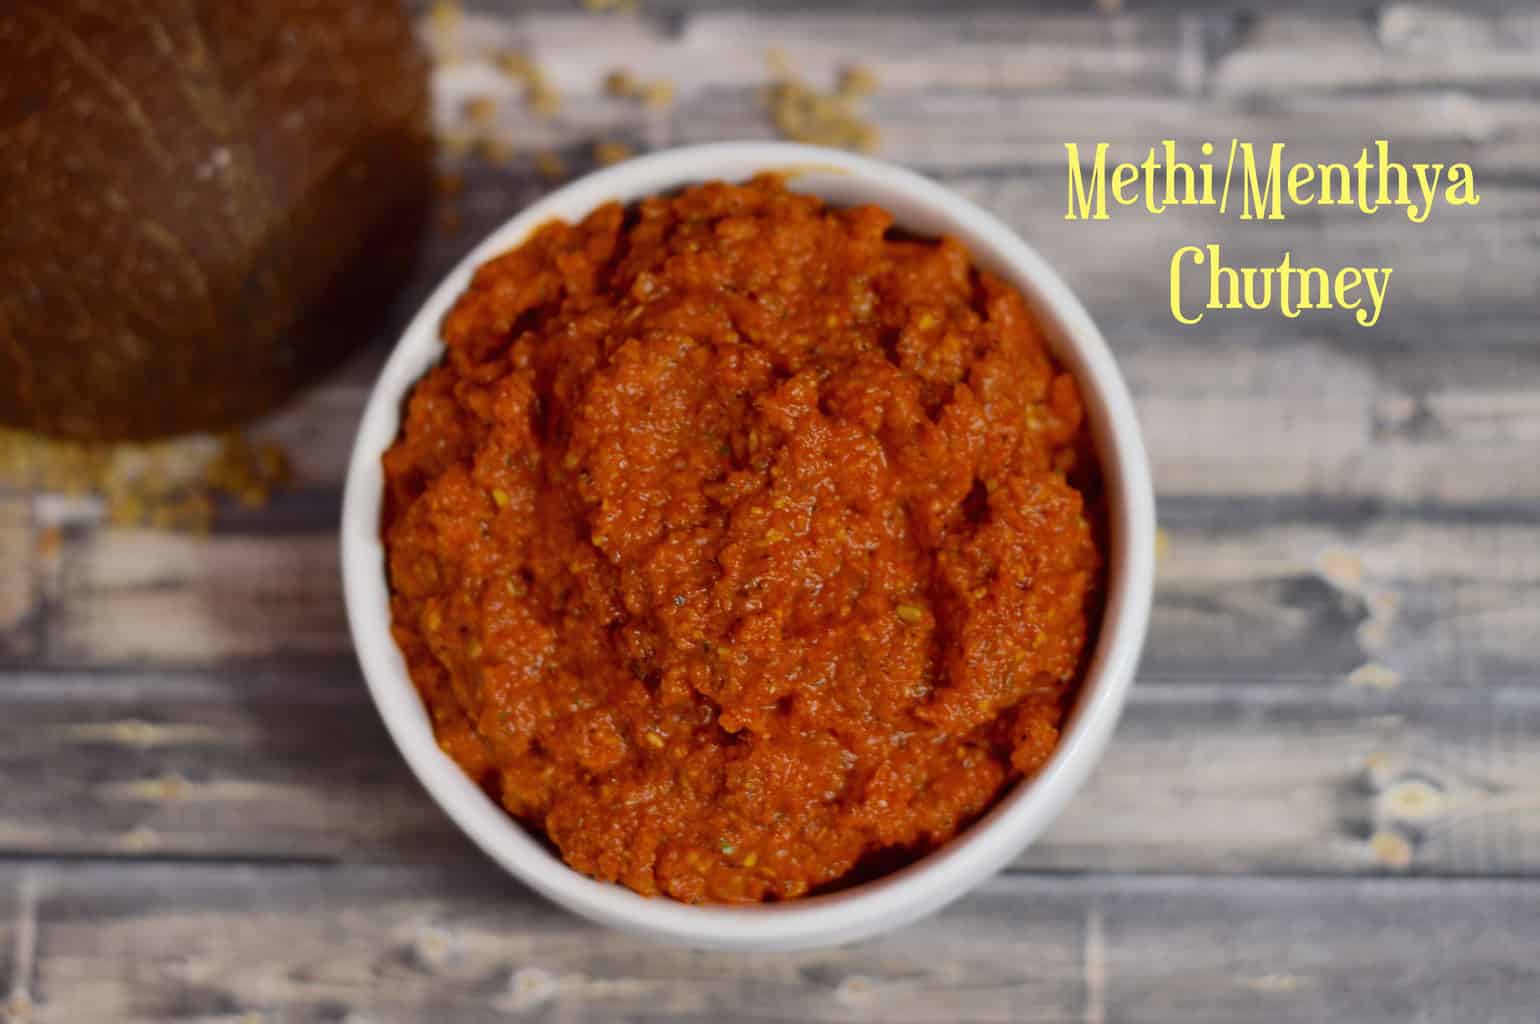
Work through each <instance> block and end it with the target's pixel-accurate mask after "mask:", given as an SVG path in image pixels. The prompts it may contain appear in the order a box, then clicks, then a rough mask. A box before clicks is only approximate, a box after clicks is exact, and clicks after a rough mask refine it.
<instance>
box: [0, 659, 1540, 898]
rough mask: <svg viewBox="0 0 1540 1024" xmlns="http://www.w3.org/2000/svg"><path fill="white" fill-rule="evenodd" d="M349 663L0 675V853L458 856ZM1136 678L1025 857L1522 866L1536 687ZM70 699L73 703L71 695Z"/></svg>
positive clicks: (1210, 865) (1123, 864) (1216, 869)
mask: <svg viewBox="0 0 1540 1024" xmlns="http://www.w3.org/2000/svg"><path fill="white" fill-rule="evenodd" d="M361 687H362V684H361V683H358V682H356V679H355V678H354V677H353V675H352V672H351V669H350V667H349V666H346V665H343V664H336V663H328V662H311V663H293V664H292V665H291V667H289V668H287V669H280V668H278V667H275V666H267V667H265V668H263V669H260V670H257V669H253V670H249V675H243V673H242V672H237V671H227V672H225V673H223V674H220V675H211V674H202V673H181V674H179V675H173V676H171V677H169V678H167V679H155V678H150V677H143V676H128V677H127V678H125V679H124V680H123V684H122V685H121V686H114V685H112V684H111V683H110V681H104V680H100V679H97V680H90V679H79V680H76V681H74V682H68V680H67V677H59V676H56V675H51V674H40V675H38V676H33V677H12V679H10V680H8V685H7V686H6V687H5V688H4V690H3V691H0V700H3V703H0V708H3V715H0V776H3V777H5V778H6V779H8V780H10V790H9V793H10V796H9V797H8V798H7V800H6V801H5V803H4V806H3V808H0V853H12V854H16V853H31V854H35V853H51V854H69V855H100V856H121V857H139V856H151V857H164V856H176V857H194V856H202V857H219V858H240V859H248V858H257V859H279V860H294V859H299V860H309V859H322V860H331V859H342V860H349V861H372V862H382V861H383V862H394V861H400V860H420V859H424V858H427V859H444V858H449V859H461V858H464V857H473V854H472V851H471V849H470V847H469V844H468V843H467V842H466V841H465V840H463V839H462V838H460V836H459V835H458V833H457V832H455V831H454V829H453V827H452V826H451V825H450V824H449V822H448V820H447V819H446V818H444V817H443V816H442V814H440V812H438V811H437V809H436V808H434V807H433V806H432V804H431V803H430V802H429V800H428V798H427V797H426V795H425V794H423V793H422V792H421V791H420V790H419V789H418V787H417V785H416V784H415V783H414V782H413V781H412V780H411V777H410V775H409V774H408V772H407V770H406V768H405V766H404V764H403V763H402V762H401V760H400V757H399V755H398V754H397V753H396V751H395V749H394V747H393V746H392V745H391V743H390V741H389V739H388V737H387V736H386V735H385V733H384V730H383V729H382V727H381V726H380V725H379V723H378V721H377V720H376V718H375V714H374V711H373V708H372V707H370V706H369V704H368V703H367V698H366V697H365V696H364V694H363V692H362V688H361ZM1491 696H1492V699H1491V700H1490V701H1488V702H1485V703H1478V702H1473V701H1471V700H1470V699H1469V698H1468V697H1466V696H1465V694H1464V692H1463V691H1461V690H1459V689H1445V690H1441V691H1436V692H1431V691H1430V692H1415V693H1414V692H1410V691H1406V690H1403V691H1400V692H1395V693H1389V694H1381V693H1379V692H1377V691H1365V690H1357V689H1347V690H1339V691H1331V692H1327V693H1324V694H1323V693H1322V692H1320V691H1319V689H1318V688H1316V687H1311V686H1300V685H1292V686H1291V685H1287V684H1274V685H1273V686H1272V687H1270V688H1268V689H1265V690H1260V691H1257V692H1246V689H1245V688H1244V687H1239V688H1233V687H1229V686H1226V685H1224V684H1219V683H1214V684H1200V683H1185V684H1169V683H1165V684H1162V683H1143V684H1141V685H1139V686H1138V687H1136V688H1135V693H1134V697H1133V700H1132V703H1131V705H1130V707H1129V709H1128V711H1127V713H1126V716H1125V719H1124V722H1123V724H1122V726H1121V727H1120V730H1119V733H1118V736H1117V738H1116V739H1115V741H1114V742H1113V744H1112V746H1111V748H1110V749H1109V751H1108V753H1107V755H1106V757H1105V759H1104V760H1103V763H1102V764H1101V766H1100V767H1099V768H1098V770H1097V771H1096V773H1095V774H1094V775H1093V776H1092V779H1091V781H1090V782H1089V783H1088V784H1087V786H1086V788H1085V790H1083V791H1082V793H1081V794H1080V795H1079V796H1078V797H1077V798H1076V799H1075V801H1074V802H1072V803H1071V805H1070V807H1069V809H1068V810H1067V811H1066V812H1065V814H1064V815H1063V817H1062V818H1061V819H1060V820H1059V821H1058V822H1057V823H1056V824H1055V825H1054V826H1053V827H1052V829H1051V830H1050V831H1049V832H1048V834H1047V835H1046V836H1045V837H1044V838H1043V839H1042V840H1041V841H1040V842H1039V843H1038V844H1037V845H1036V846H1035V847H1033V848H1032V849H1031V850H1029V851H1028V852H1027V854H1026V855H1025V856H1024V857H1023V859H1022V860H1021V861H1020V863H1019V865H1018V867H1020V868H1023V869H1034V870H1040V869H1054V870H1067V871H1109V870H1114V871H1146V872H1210V873H1224V874H1231V873H1233V874H1246V873H1284V874H1300V873H1326V874H1364V873H1371V874H1372V873H1377V872H1385V871H1410V872H1413V873H1420V874H1477V875H1493V874H1515V875H1516V874H1526V873H1534V872H1537V871H1540V823H1537V822H1536V820H1535V817H1534V815H1532V814H1526V813H1521V811H1522V810H1523V809H1524V808H1528V807H1532V806H1534V805H1535V803H1536V802H1537V801H1540V788H1537V787H1540V783H1537V782H1536V779H1540V703H1537V701H1536V698H1535V694H1534V692H1533V691H1532V690H1503V691H1498V692H1493V693H1492V695H1491ZM87 698H89V699H87Z"/></svg>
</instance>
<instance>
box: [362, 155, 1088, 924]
mask: <svg viewBox="0 0 1540 1024" xmlns="http://www.w3.org/2000/svg"><path fill="white" fill-rule="evenodd" d="M442 330H443V337H444V341H445V342H446V345H447V352H446V354H445V356H444V358H443V360H442V362H441V363H440V364H439V365H438V366H436V367H435V368H434V369H433V370H431V371H430V372H429V373H428V374H427V375H426V376H425V377H423V379H422V380H421V381H420V382H419V383H418V384H417V386H416V388H415V390H414V391H413V392H412V394H411V396H410V398H409V400H408V402H407V404H406V407H405V410H404V424H403V427H402V430H401V435H400V437H399V439H398V440H397V441H396V442H395V444H394V445H393V446H392V447H391V448H390V449H389V450H388V451H387V452H386V454H385V456H384V468H385V479H386V497H385V505H384V516H383V534H384V539H385V545H386V550H387V556H388V572H389V579H390V586H391V614H392V619H393V632H394V635H395V639H396V642H397V643H398V644H399V645H400V648H401V651H402V653H403V654H404V656H405V659H406V663H407V666H408V668H409V670H410V673H411V677H412V679H413V681H414V682H415V683H416V685H417V687H418V689H419V691H420V692H421V694H422V698H423V700H424V702H425V704H426V706H427V709H428V711H429V712H430V714H431V717H432V721H433V724H434V728H435V731H436V734H437V737H438V741H439V743H440V745H441V746H442V747H443V749H444V750H445V751H447V752H448V753H449V754H450V755H451V756H452V757H453V758H454V759H455V761H456V762H458V763H459V764H460V766H461V767H462V768H463V769H464V770H465V771H466V773H468V774H469V775H470V776H471V777H472V778H474V779H475V780H476V781H477V782H478V783H480V784H481V785H482V786H483V787H485V789H486V790H487V791H488V792H489V793H490V794H492V795H493V796H494V797H495V798H496V799H498V800H499V801H500V802H501V803H502V805H503V806H504V807H506V808H507V810H508V811H509V812H510V813H511V814H513V815H514V816H516V817H517V818H518V819H519V820H521V821H523V822H524V823H526V824H527V825H529V826H530V827H532V828H533V829H535V830H537V831H539V832H541V833H543V834H544V836H546V837H547V838H548V839H549V841H550V842H551V843H552V844H553V845H554V846H555V847H556V849H557V850H558V851H560V854H561V856H562V857H563V858H564V859H565V860H566V862H567V863H568V864H570V865H571V866H572V867H573V868H576V869H577V870H579V871H581V872H584V873H585V874H588V875H591V876H593V877H594V878H598V879H603V880H607V881H616V882H620V883H623V884H625V885H627V886H629V887H630V888H632V889H634V890H636V891H637V892H640V893H643V894H646V895H655V894H660V893H661V894H666V895H668V896H671V897H673V898H675V899H678V900H683V901H687V902H703V901H712V902H748V901H758V900H784V899H790V898H794V897H797V896H800V895H803V894H806V893H811V892H817V891H823V890H827V889H829V888H833V887H837V886H840V885H845V884H850V883H852V882H854V881H858V880H862V879H865V878H869V877H871V876H873V875H874V874H877V873H880V872H882V871H885V870H889V869H891V868H893V867H895V866H898V865H901V864H903V863H906V862H907V861H910V860H912V859H914V858H916V857H918V856H920V855H923V854H924V853H925V852H927V851H929V850H932V849H934V848H936V847H937V846H939V845H940V844H942V843H944V842H946V841H947V840H948V839H950V838H951V837H953V836H955V835H956V834H957V833H958V832H959V831H960V830H961V829H963V828H965V827H966V826H967V825H968V824H969V823H970V822H971V821H972V820H973V819H975V818H977V817H978V816H979V815H980V814H981V813H982V812H983V811H985V810H986V809H988V807H989V806H990V804H991V803H992V802H993V801H994V800H995V799H996V798H997V797H999V796H1000V795H1001V793H1002V792H1003V791H1004V790H1005V789H1006V788H1007V787H1008V786H1009V785H1010V784H1011V783H1012V782H1013V781H1015V780H1018V779H1021V778H1024V777H1030V776H1031V775H1033V774H1034V773H1035V772H1036V771H1038V770H1039V768H1040V767H1041V766H1042V765H1043V764H1044V763H1045V761H1046V760H1047V759H1048V757H1049V756H1050V755H1051V754H1052V752H1053V749H1054V745H1055V743H1056V742H1057V740H1058V730H1059V725H1060V722H1061V719H1062V717H1063V715H1064V713H1065V708H1066V705H1067V704H1068V702H1069V701H1070V700H1072V698H1073V695H1074V690H1075V687H1076V684H1077V682H1078V678H1079V674H1080V672H1081V666H1082V662H1083V660H1084V658H1085V655H1086V651H1087V645H1088V642H1089V639H1090V635H1091V633H1092V630H1093V629H1094V624H1095V621H1096V618H1097V616H1098V610H1099V603H1100V594H1101V589H1102V588H1101V586H1100V578H1101V565H1102V558H1101V556H1100V548H1101V541H1100V540H1099V537H1100V532H1099V530H1098V529H1097V527H1096V525H1095V522H1096V511H1095V510H1096V508H1097V506H1098V499H1097V492H1098V488H1099V483H1098V474H1097V470H1096V461H1095V457H1094V454H1093V452H1092V449H1091V444H1090V441H1089V438H1088V435H1087V431H1086V428H1085V425H1084V422H1083V420H1084V417H1083V410H1082V404H1081V398H1080V394H1079V391H1078V389H1077V387H1076V384H1075V381H1074V379H1073V378H1072V377H1071V376H1070V375H1069V374H1068V373H1067V372H1065V371H1064V370H1063V369H1061V368H1060V367H1058V366H1057V365H1056V364H1055V362H1054V361H1053V359H1052V358H1051V357H1050V356H1049V354H1048V353H1047V351H1046V350H1045V348H1044V346H1043V343H1042V341H1041V339H1040V337H1039V332H1038V329H1037V327H1036V325H1035V323H1034V321H1033V318H1032V316H1031V314H1030V312H1029V310H1028V308H1027V306H1026V304H1025V302H1024V300H1023V299H1022V297H1021V296H1020V295H1019V294H1018V293H1017V292H1016V291H1015V290H1013V289H1012V288H1010V287H1009V286H1007V285H1006V284H1004V283H1002V282H1001V281H1000V280H998V279H997V278H995V277H993V276H991V275H990V274H988V273H984V272H982V271H980V270H978V269H976V268H974V267H973V265H972V263H971V261H970V258H969V255H968V252H967V250H966V249H965V248H964V247H963V246H962V245H961V244H960V243H958V242H957V241H955V240H953V239H949V238H942V239H940V240H925V239H916V238H913V237H909V236H907V235H904V234H903V233H901V232H899V231H897V230H895V228H894V225H893V218H892V216H891V215H889V214H888V213H887V212H885V211H884V210H882V209H879V208H876V207H872V206H865V207H859V208H853V209H833V208H830V207H827V206H825V205H824V204H823V203H822V202H821V201H820V200H818V199H817V198H814V197H810V196H805V195H799V194H796V193H794V192H792V191H790V190H788V189H787V188H786V186H785V184H784V183H783V182H782V181H781V180H780V179H777V178H775V177H761V178H758V179H756V180H754V181H752V182H750V183H748V184H745V185H728V184H722V183H711V184H705V185H700V186H697V187H692V188H689V189H687V190H684V191H682V192H680V193H678V194H674V195H670V196H664V197H657V198H651V199H647V200H645V201H642V202H640V203H638V204H635V205H633V206H630V207H622V206H620V205H618V204H610V205H606V206H602V207H600V208H599V209H597V210H595V211H594V212H593V213H592V214H590V215H589V216H588V217H586V218H585V219H584V220H583V221H582V222H581V223H579V224H575V225H572V224H566V223H561V222H553V223H549V224H546V225H545V226H543V227H542V228H540V229H539V230H538V231H536V232H535V233H534V235H533V236H532V237H531V238H530V239H529V240H528V241H527V242H526V243H524V244H523V245H521V246H519V247H518V248H516V249H514V250H512V251H510V252H507V253H504V254H503V255H501V256H498V257H497V258H495V259H492V260H490V261H489V262H487V263H486V264H484V265H483V266H482V267H481V268H480V269H479V270H478V271H477V272H476V274H475V277H474V280H473V281H472V283H471V285H470V287H469V288H468V289H467V291H466V292H465V293H464V294H463V295H462V296H460V298H459V300H458V302H457V303H456V304H455V306H454V308H453V309H452V311H451V312H450V313H449V315H448V316H447V317H446V318H445V320H444V323H443V328H442Z"/></svg>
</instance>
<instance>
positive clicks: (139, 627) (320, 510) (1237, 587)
mask: <svg viewBox="0 0 1540 1024" xmlns="http://www.w3.org/2000/svg"><path fill="white" fill-rule="evenodd" d="M1237 411H1239V410H1237ZM1175 417H1176V410H1175V409H1173V420H1172V422H1173V423H1175V422H1177V421H1176V418H1175ZM1157 467H1158V470H1159V468H1160V467H1161V460H1160V459H1159V457H1158V456H1157ZM1205 468H1207V469H1208V470H1209V471H1212V472H1214V473H1216V474H1223V473H1227V472H1231V473H1232V474H1233V475H1241V474H1243V473H1245V472H1246V471H1248V470H1249V469H1251V467H1250V466H1249V464H1248V463H1247V461H1246V459H1245V456H1244V455H1236V454H1232V453H1229V452H1218V453H1215V454H1214V455H1213V456H1212V457H1211V458H1210V460H1209V461H1208V462H1207V464H1206V466H1205ZM1309 468H1310V466H1309V464H1308V463H1307V464H1306V466H1305V467H1303V470H1306V471H1307V470H1308V469H1309ZM1457 468H1458V467H1457V466H1454V465H1453V464H1452V463H1451V469H1452V470H1453V469H1457ZM1506 469H1507V472H1508V473H1509V474H1510V475H1509V476H1508V477H1506V478H1505V479H1506V480H1507V481H1508V482H1509V483H1513V482H1514V481H1516V480H1519V479H1521V476H1520V475H1518V474H1521V473H1522V470H1521V468H1520V467H1519V465H1517V464H1512V465H1509V466H1508V467H1506ZM1351 471H1352V466H1351V464H1350V463H1344V464H1343V466H1342V469H1341V472H1343V473H1344V474H1347V473H1350V472H1351ZM1362 475H1364V476H1371V477H1372V476H1373V470H1372V469H1371V468H1368V467H1366V468H1365V469H1364V470H1363V471H1362ZM1515 486H1516V487H1517V486H1519V485H1517V484H1515ZM1528 493H1532V491H1525V490H1522V489H1521V490H1520V491H1519V494H1518V497H1519V498H1520V499H1522V498H1524V496H1525V495H1526V494H1528ZM293 501H294V502H295V503H296V504H297V505H302V506H303V507H301V508H300V509H299V510H298V514H300V515H301V517H302V518H303V517H308V516H315V515H324V516H326V517H327V518H330V516H331V515H333V514H334V501H333V500H332V499H331V498H329V497H328V496H326V495H301V496H298V497H296V498H294V499H293ZM1160 516H1161V521H1162V523H1163V524H1164V527H1163V528H1164V531H1165V537H1166V541H1165V544H1166V549H1165V554H1164V556H1163V559H1162V562H1161V565H1160V567H1159V577H1158V581H1157V591H1156V602H1155V609H1154V616H1153V622H1152V628H1151V634H1150V639H1149V644H1148V647H1147V653H1146V658H1145V662H1144V669H1143V672H1144V677H1145V678H1147V679H1152V680H1173V679H1187V680H1193V679H1202V680H1214V679H1228V680H1231V681H1233V682H1236V683H1237V684H1244V683H1245V682H1247V681H1251V682H1256V683H1259V684H1260V683H1272V682H1278V681H1284V680H1293V681H1307V682H1309V683H1311V684H1314V685H1316V686H1318V687H1321V688H1330V687H1332V686H1333V685H1336V684H1340V683H1342V682H1343V681H1345V680H1346V681H1359V678H1360V677H1359V675H1357V673H1359V672H1360V670H1363V669H1364V668H1365V666H1375V667H1376V668H1372V669H1371V671H1374V672H1379V673H1380V676H1379V677H1378V678H1377V679H1376V682H1377V683H1380V684H1391V683H1401V684H1405V685H1408V686H1432V687H1437V686H1445V685H1450V684H1461V685H1472V686H1478V687H1479V686H1485V687H1494V686H1499V685H1504V684H1514V683H1517V684H1524V685H1532V684H1533V683H1534V682H1535V681H1536V680H1537V679H1540V661H1537V656H1540V655H1537V652H1536V650H1535V648H1534V644H1533V637H1534V635H1535V633H1536V631H1537V630H1540V605H1537V602H1536V601H1535V595H1536V594H1537V593H1540V516H1537V514H1536V513H1535V509H1534V506H1533V505H1532V504H1530V505H1525V504H1522V503H1515V504H1511V505H1505V504H1493V505H1488V506H1484V507H1483V506H1477V507H1476V508H1475V509H1474V511H1473V510H1472V508H1471V507H1470V506H1461V505H1452V506H1447V507H1446V506H1439V505H1428V504H1424V505H1421V506H1416V507H1413V508H1407V507H1402V506H1396V505H1386V504H1382V503H1379V502H1377V501H1376V500H1374V499H1372V498H1371V499H1370V500H1367V501H1360V500H1354V499H1351V498H1348V499H1336V500H1333V499H1322V498H1309V497H1305V498H1291V497H1289V496H1288V495H1287V494H1286V493H1285V494H1279V495H1269V494H1266V493H1263V494H1260V495H1257V496H1253V497H1249V498H1236V497H1228V496H1224V495H1218V496H1213V497H1205V496H1201V495H1200V496H1185V497H1178V496H1171V497H1163V501H1162V505H1161V512H1160ZM65 537H66V539H65V540H63V541H62V542H61V543H62V544H63V553H62V554H61V555H60V559H61V562H62V569H61V572H60V577H61V580H62V583H61V585H60V590H59V593H58V594H57V595H56V596H55V597H54V598H53V600H51V601H50V602H49V605H48V613H47V615H46V617H45V618H44V619H43V621H42V624H41V627H42V628H41V630H40V631H39V633H38V635H39V636H40V638H41V640H40V643H41V649H39V650H34V651H31V652H30V654H29V653H27V652H25V651H22V650H21V646H22V641H21V640H17V641H15V642H13V643H12V644H11V646H13V647H15V648H17V650H16V651H14V652H13V653H12V654H11V655H9V661H10V663H11V664H13V665H24V664H33V665H50V664H51V665H55V666H60V667H84V666H90V665H98V666H112V665H117V664H122V663H124V662H138V663H144V664H160V665H189V666H191V665H217V664H220V663H222V662H224V661H226V660H228V659H231V658H248V657H261V656H279V655H292V654H319V655H329V656H337V657H341V658H346V657H347V656H348V655H349V654H350V652H351V640H350V637H349V635H348V631H347V624H346V618H345V615H344V611H343V606H342V599H341V593H340V580H339V575H338V566H337V561H336V558H337V555H336V543H335V535H334V534H333V532H332V531H331V529H330V528H323V529H321V530H313V529H306V530H303V531H301V532H289V531H284V530H277V531H266V530H264V531H257V532H236V533H219V534H215V535H213V536H197V535H190V534H172V533H162V532H154V531H142V530H118V529H110V528H102V529H96V530H85V529H82V530H71V531H67V532H66V533H65ZM32 629H34V627H33V625H32V624H30V623H22V624H20V625H18V626H16V627H14V628H13V629H12V630H11V631H10V633H8V634H5V635H7V636H9V635H17V636H20V635H21V631H23V630H32ZM1387 672H1388V673H1389V675H1386V674H1385V673H1387Z"/></svg>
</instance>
